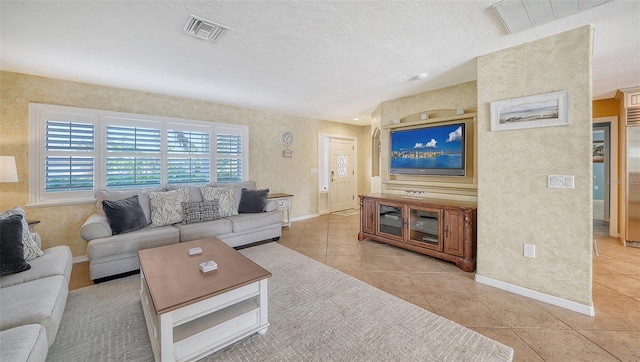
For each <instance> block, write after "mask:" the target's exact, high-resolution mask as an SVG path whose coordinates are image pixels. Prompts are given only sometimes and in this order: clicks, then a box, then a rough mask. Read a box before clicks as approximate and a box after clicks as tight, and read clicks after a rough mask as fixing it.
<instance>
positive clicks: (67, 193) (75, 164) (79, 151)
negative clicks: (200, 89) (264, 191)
mask: <svg viewBox="0 0 640 362" xmlns="http://www.w3.org/2000/svg"><path fill="white" fill-rule="evenodd" d="M29 119H30V121H29V122H30V131H29V132H30V142H29V152H30V157H29V193H30V200H29V204H30V206H37V205H54V204H67V203H77V202H86V201H94V200H95V199H94V195H95V193H96V192H97V191H98V190H100V189H105V188H107V189H115V188H117V189H122V188H144V187H153V186H160V185H165V184H187V183H200V184H204V183H208V182H212V181H218V182H227V181H228V182H232V181H245V180H247V179H248V169H247V167H248V127H247V126H242V125H232V124H224V123H214V122H203V121H195V120H182V119H175V118H166V117H155V116H145V115H137V114H124V113H118V112H108V111H100V110H92V109H80V108H72V107H61V106H52V105H45V104H30V105H29ZM212 141H213V142H215V143H212ZM31 155H35V156H34V157H31ZM212 165H213V167H212Z"/></svg>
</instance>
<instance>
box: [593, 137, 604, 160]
mask: <svg viewBox="0 0 640 362" xmlns="http://www.w3.org/2000/svg"><path fill="white" fill-rule="evenodd" d="M601 162H604V141H593V163H601Z"/></svg>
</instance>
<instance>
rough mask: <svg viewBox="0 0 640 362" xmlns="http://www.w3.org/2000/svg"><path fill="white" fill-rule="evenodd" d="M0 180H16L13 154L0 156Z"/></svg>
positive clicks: (16, 173) (16, 171)
mask: <svg viewBox="0 0 640 362" xmlns="http://www.w3.org/2000/svg"><path fill="white" fill-rule="evenodd" d="M0 182H18V169H17V168H16V157H15V156H0Z"/></svg>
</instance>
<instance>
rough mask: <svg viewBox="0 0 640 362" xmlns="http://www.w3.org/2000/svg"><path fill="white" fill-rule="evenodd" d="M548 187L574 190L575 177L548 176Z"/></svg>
mask: <svg viewBox="0 0 640 362" xmlns="http://www.w3.org/2000/svg"><path fill="white" fill-rule="evenodd" d="M547 187H548V188H550V189H573V188H575V182H574V177H573V175H547Z"/></svg>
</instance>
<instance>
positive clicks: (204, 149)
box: [167, 129, 211, 184]
mask: <svg viewBox="0 0 640 362" xmlns="http://www.w3.org/2000/svg"><path fill="white" fill-rule="evenodd" d="M167 154H168V158H167V182H168V183H170V184H184V183H202V182H209V181H210V180H211V135H210V133H209V132H196V131H179V130H171V129H170V130H169V131H167Z"/></svg>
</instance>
